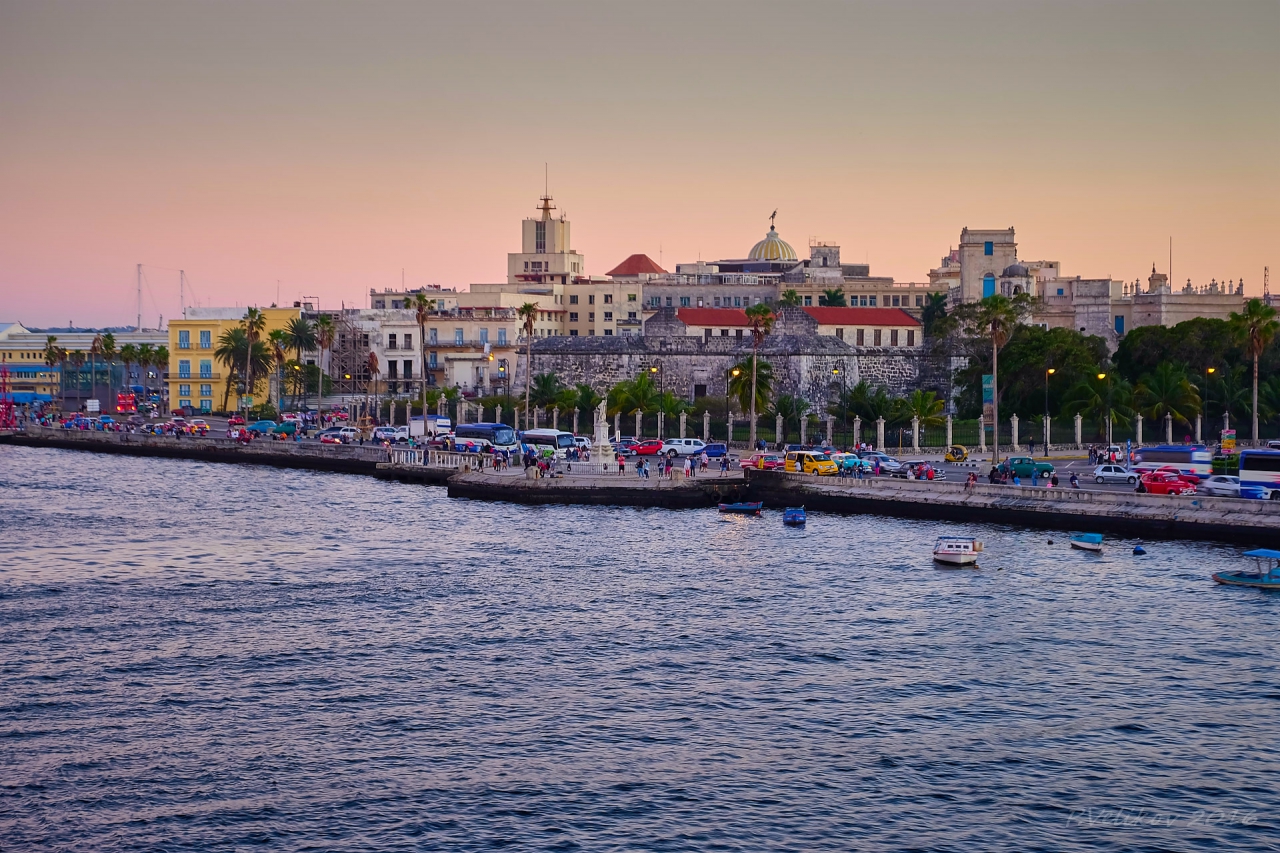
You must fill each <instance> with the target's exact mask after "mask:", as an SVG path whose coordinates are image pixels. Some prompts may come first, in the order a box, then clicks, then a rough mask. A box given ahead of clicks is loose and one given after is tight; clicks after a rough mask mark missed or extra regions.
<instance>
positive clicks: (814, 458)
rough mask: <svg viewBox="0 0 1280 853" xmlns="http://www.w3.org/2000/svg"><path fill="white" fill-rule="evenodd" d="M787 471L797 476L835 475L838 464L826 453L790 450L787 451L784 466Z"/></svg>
mask: <svg viewBox="0 0 1280 853" xmlns="http://www.w3.org/2000/svg"><path fill="white" fill-rule="evenodd" d="M784 468H785V470H787V471H788V472H791V473H795V474H815V475H817V474H835V473H836V463H834V462H832V461H831V460H830V459H829V458H828V457H827V454H825V453H817V452H815V451H812V450H790V451H787V460H786V463H785V464H784Z"/></svg>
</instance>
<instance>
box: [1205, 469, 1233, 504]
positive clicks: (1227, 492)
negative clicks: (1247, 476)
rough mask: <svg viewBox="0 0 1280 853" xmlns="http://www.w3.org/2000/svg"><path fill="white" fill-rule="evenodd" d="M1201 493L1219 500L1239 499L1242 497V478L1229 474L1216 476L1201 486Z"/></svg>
mask: <svg viewBox="0 0 1280 853" xmlns="http://www.w3.org/2000/svg"><path fill="white" fill-rule="evenodd" d="M1199 491H1200V492H1201V493H1203V494H1206V495H1213V496H1214V497H1219V498H1238V497H1240V478H1239V477H1232V476H1230V475H1228V474H1214V475H1213V476H1212V477H1210V478H1209V479H1207V480H1205V481H1204V482H1203V483H1202V484H1201V485H1200V486H1199Z"/></svg>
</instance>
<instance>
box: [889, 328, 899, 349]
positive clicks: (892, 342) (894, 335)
mask: <svg viewBox="0 0 1280 853" xmlns="http://www.w3.org/2000/svg"><path fill="white" fill-rule="evenodd" d="M897 345H898V330H897V329H890V330H889V346H891V347H896V346H897Z"/></svg>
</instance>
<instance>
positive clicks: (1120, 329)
mask: <svg viewBox="0 0 1280 853" xmlns="http://www.w3.org/2000/svg"><path fill="white" fill-rule="evenodd" d="M1116 334H1117V335H1123V334H1124V317H1123V316H1122V315H1120V314H1117V315H1116Z"/></svg>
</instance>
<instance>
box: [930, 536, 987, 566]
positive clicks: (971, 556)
mask: <svg viewBox="0 0 1280 853" xmlns="http://www.w3.org/2000/svg"><path fill="white" fill-rule="evenodd" d="M981 553H982V543H981V542H980V541H979V540H977V539H974V538H973V537H972V536H939V537H938V541H937V542H935V543H933V559H934V560H935V561H937V562H939V563H942V564H943V565H944V566H976V565H977V563H978V555H979V554H981Z"/></svg>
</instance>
